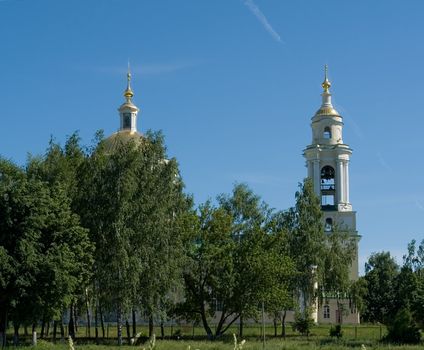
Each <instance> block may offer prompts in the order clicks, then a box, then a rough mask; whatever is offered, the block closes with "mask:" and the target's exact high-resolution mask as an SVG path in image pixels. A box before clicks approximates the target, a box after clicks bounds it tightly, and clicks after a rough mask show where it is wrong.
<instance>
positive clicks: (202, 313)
mask: <svg viewBox="0 0 424 350" xmlns="http://www.w3.org/2000/svg"><path fill="white" fill-rule="evenodd" d="M200 316H201V318H202V324H203V328H204V329H205V331H206V334H207V336H208V339H209V340H211V339H213V338H214V336H213V333H212V330H211V327H209V324H208V318H207V316H206V311H205V305H204V304H203V302H202V305H201V307H200Z"/></svg>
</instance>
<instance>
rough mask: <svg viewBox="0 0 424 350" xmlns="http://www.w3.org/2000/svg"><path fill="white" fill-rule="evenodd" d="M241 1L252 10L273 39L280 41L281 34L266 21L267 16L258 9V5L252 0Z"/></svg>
mask: <svg viewBox="0 0 424 350" xmlns="http://www.w3.org/2000/svg"><path fill="white" fill-rule="evenodd" d="M243 3H244V4H245V5H246V6H247V8H248V9H249V10H250V12H252V13H253V14H254V15H255V17H256V18H257V19H258V21H259V22H260V23H261V24H262V26H263V27H264V28H265V30H266V31H267V32H268V33H269V34H270V35H271V36H272V37H273V38H274V40H275V41H278V42H279V43H282V40H281V36H280V34H278V33H277V32H276V31H275V29H274V28H273V27H272V26H271V24H270V23H269V22H268V20H267V18H266V17H265V15H264V14H263V12H262V11H261V10H260V9H259V7H258V6H257V5H256V4H255V3H254V2H253V0H244V1H243Z"/></svg>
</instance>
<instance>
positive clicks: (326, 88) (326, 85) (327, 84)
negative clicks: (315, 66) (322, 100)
mask: <svg viewBox="0 0 424 350" xmlns="http://www.w3.org/2000/svg"><path fill="white" fill-rule="evenodd" d="M321 86H322V87H323V89H324V92H325V93H329V92H330V91H329V90H330V87H331V83H330V81H329V80H328V66H327V65H325V66H324V81H323V82H322V84H321Z"/></svg>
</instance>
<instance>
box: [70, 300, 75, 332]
mask: <svg viewBox="0 0 424 350" xmlns="http://www.w3.org/2000/svg"><path fill="white" fill-rule="evenodd" d="M68 335H69V336H70V337H71V338H72V339H75V322H74V303H72V304H71V307H70V309H69V324H68Z"/></svg>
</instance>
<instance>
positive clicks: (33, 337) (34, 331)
mask: <svg viewBox="0 0 424 350" xmlns="http://www.w3.org/2000/svg"><path fill="white" fill-rule="evenodd" d="M35 327H36V324H35V323H33V324H32V346H37V331H36V330H35V329H36V328H35Z"/></svg>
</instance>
